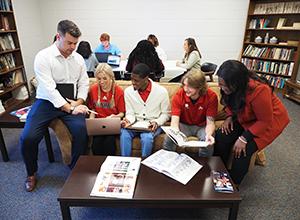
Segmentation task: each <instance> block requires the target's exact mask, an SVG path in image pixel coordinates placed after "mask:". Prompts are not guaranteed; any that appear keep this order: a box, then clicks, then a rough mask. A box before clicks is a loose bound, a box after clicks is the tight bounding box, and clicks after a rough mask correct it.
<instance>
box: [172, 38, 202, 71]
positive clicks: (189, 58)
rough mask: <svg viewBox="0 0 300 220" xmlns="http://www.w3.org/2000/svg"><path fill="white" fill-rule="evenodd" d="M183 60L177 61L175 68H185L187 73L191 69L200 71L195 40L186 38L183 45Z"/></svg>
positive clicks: (198, 54)
mask: <svg viewBox="0 0 300 220" xmlns="http://www.w3.org/2000/svg"><path fill="white" fill-rule="evenodd" d="M183 49H184V52H185V54H184V58H183V60H182V61H177V63H176V66H180V67H182V68H185V69H186V70H187V71H189V70H191V69H200V68H201V64H200V59H201V53H200V51H199V49H198V47H197V45H196V42H195V39H193V38H187V39H185V41H184V44H183Z"/></svg>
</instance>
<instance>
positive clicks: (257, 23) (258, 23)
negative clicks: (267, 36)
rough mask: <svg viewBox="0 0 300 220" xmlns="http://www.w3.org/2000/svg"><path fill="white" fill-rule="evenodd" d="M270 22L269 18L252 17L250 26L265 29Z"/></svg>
mask: <svg viewBox="0 0 300 220" xmlns="http://www.w3.org/2000/svg"><path fill="white" fill-rule="evenodd" d="M269 23H270V20H269V19H265V18H257V19H252V20H251V21H250V23H249V28H250V29H264V28H267V27H268V25H269Z"/></svg>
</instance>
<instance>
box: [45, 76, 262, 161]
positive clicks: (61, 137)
mask: <svg viewBox="0 0 300 220" xmlns="http://www.w3.org/2000/svg"><path fill="white" fill-rule="evenodd" d="M95 82H96V80H95V78H90V85H92V84H94V83H95ZM116 83H117V84H118V85H119V86H121V87H122V88H123V89H125V88H126V87H128V86H130V85H131V81H121V80H117V81H116ZM159 84H160V85H162V86H164V87H165V88H166V89H167V91H168V93H169V98H170V100H171V99H172V97H173V95H174V94H175V93H176V91H177V90H178V89H179V88H180V86H181V84H180V83H159ZM208 86H209V87H210V88H211V89H212V90H213V91H215V92H216V93H217V95H218V96H219V97H220V90H219V87H218V84H217V83H216V82H208ZM219 100H220V99H219ZM224 118H225V113H224V111H223V106H222V105H221V104H220V103H219V106H218V115H217V117H216V120H215V123H216V127H219V126H220V125H221V123H222V122H223V120H224ZM50 128H52V129H53V131H54V133H55V134H56V136H57V140H58V142H59V145H60V149H61V153H62V158H63V161H64V163H66V164H69V163H70V155H71V139H72V137H71V135H70V133H69V131H68V129H67V127H66V126H65V125H64V124H63V122H62V121H61V120H59V119H55V120H53V121H52V122H51V124H50ZM164 137H165V134H160V135H158V136H157V137H156V138H155V140H154V147H153V151H157V150H159V149H161V148H162V144H163V141H164ZM191 139H193V138H191ZM116 145H117V152H116V154H117V155H120V148H119V146H120V145H119V139H117V143H116ZM195 150H197V149H196V148H187V147H186V148H180V147H178V148H177V151H178V152H186V153H196V151H195ZM261 155H262V156H260V157H259V158H264V154H263V153H261ZM132 156H141V144H140V141H139V138H134V140H133V145H132ZM255 158H256V154H255V155H254V156H253V162H252V164H254V161H255ZM257 162H259V161H257Z"/></svg>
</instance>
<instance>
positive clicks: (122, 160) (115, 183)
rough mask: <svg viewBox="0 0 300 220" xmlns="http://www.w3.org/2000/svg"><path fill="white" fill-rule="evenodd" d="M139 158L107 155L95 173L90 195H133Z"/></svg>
mask: <svg viewBox="0 0 300 220" xmlns="http://www.w3.org/2000/svg"><path fill="white" fill-rule="evenodd" d="M140 164H141V158H138V157H118V156H108V157H107V158H106V159H105V161H104V162H103V164H102V166H101V169H100V172H99V173H98V175H97V179H96V181H95V184H94V187H93V189H92V192H91V194H90V195H91V196H103V197H116V198H124V199H130V198H132V197H133V193H134V189H135V183H136V179H137V175H138V172H139V169H140Z"/></svg>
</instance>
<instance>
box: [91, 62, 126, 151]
mask: <svg viewBox="0 0 300 220" xmlns="http://www.w3.org/2000/svg"><path fill="white" fill-rule="evenodd" d="M95 77H96V79H97V83H96V84H94V85H93V86H92V87H91V89H90V92H89V101H88V106H89V108H90V109H93V110H94V111H96V112H97V113H98V115H95V116H96V117H97V118H107V117H120V118H123V117H124V113H125V102H124V91H123V90H122V88H121V87H119V86H118V85H116V84H115V77H114V73H113V70H112V68H111V67H110V66H109V65H108V64H106V63H100V64H99V65H98V66H97V68H96V71H95ZM115 143H116V142H115V135H99V136H94V137H93V143H92V151H93V154H95V155H114V154H115V152H116V144H115Z"/></svg>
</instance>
